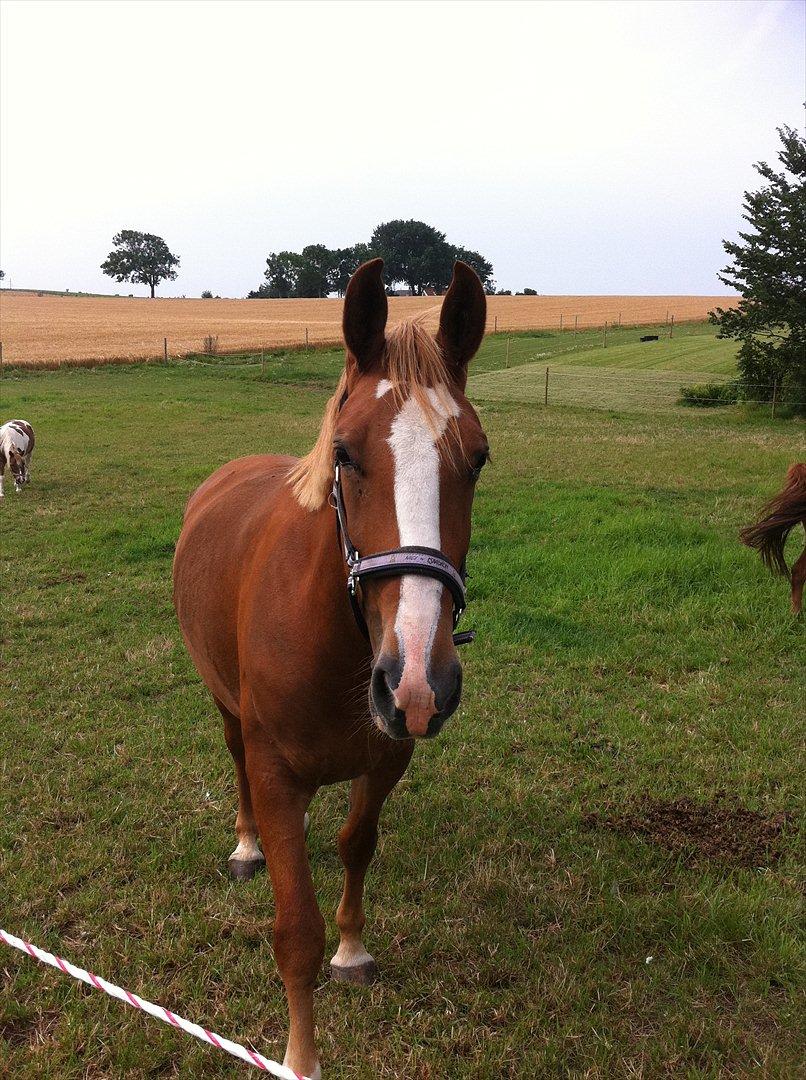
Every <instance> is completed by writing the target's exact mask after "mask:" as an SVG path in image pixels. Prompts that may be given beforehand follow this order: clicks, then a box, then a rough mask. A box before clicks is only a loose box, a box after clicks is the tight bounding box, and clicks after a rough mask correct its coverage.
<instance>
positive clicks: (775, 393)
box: [770, 378, 778, 420]
mask: <svg viewBox="0 0 806 1080" xmlns="http://www.w3.org/2000/svg"><path fill="white" fill-rule="evenodd" d="M777 400H778V379H777V378H775V379H773V380H772V408H771V409H770V416H771V417H772V419H773V420H774V419H775V404H776V402H777Z"/></svg>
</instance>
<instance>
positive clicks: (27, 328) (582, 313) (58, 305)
mask: <svg viewBox="0 0 806 1080" xmlns="http://www.w3.org/2000/svg"><path fill="white" fill-rule="evenodd" d="M441 302H442V301H441V299H440V298H439V297H434V296H421V297H411V296H401V297H390V299H389V316H390V322H392V323H394V322H397V321H399V320H400V319H404V318H407V317H408V316H411V315H417V314H422V313H426V318H427V320H428V323H427V324H428V325H431V326H432V327H433V328H435V327H436V325H437V319H438V315H439V308H440V304H441ZM342 303H343V302H342V301H341V300H169V299H156V300H149V299H146V298H140V297H135V298H131V297H114V296H109V297H106V296H61V295H48V294H46V293H43V294H42V295H38V294H37V293H35V292H17V291H12V290H4V291H3V292H2V294H0V340H2V343H3V360H4V361H5V362H6V363H14V364H45V363H47V364H53V363H58V362H61V361H68V362H71V361H72V362H81V361H91V360H111V359H115V360H142V359H149V358H155V357H160V356H162V354H163V338H166V337H167V339H168V352H169V355H170V356H184V355H187V354H190V353H198V352H201V351H202V349H203V343H204V339H205V337H207V335H212V336H213V337H217V338H218V350H219V352H222V353H230V352H236V351H238V350H241V349H260V348H266V349H273V348H277V347H284V346H297V347H299V346H302V345H304V344H305V341H306V331H307V340H308V342H309V343H310V344H312V345H319V344H325V343H332V342H338V341H339V340H340V339H341V312H342ZM736 303H737V298H736V297H726V296H491V297H489V298H488V306H487V331H488V332H489V333H492V332H494V331H495V330H497V331H498V332H499V333H500V332H501V331H504V330H534V329H547V328H551V329H558V328H559V326H560V317H561V316H562V320H563V327H564V329H569V330H571V329H573V327H574V321H575V318H576V321H577V325H578V326H579V327H580V328H581V327H590V326H602V325H603V324H604V322H605V321H607V322H609V323H613V322H617V321H619V320H620V321H621V323H623V324H627V325H629V324H650V323H659V322H660V323H663V322H664V321H665V320H666V317H667V314H668V316H669V317H671V316H674V319H675V321H676V322H684V321H689V320H694V319H702V318H705V316H706V315H707V313H708V311H710V310H711V309H712V308H714V307H716V306H717V305H721V306H723V307H729V306H732V305H734V304H736Z"/></svg>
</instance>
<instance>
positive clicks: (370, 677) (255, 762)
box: [174, 259, 489, 1078]
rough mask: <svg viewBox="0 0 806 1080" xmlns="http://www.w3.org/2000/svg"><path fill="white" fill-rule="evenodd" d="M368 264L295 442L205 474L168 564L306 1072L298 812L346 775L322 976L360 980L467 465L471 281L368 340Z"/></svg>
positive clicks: (452, 692)
mask: <svg viewBox="0 0 806 1080" xmlns="http://www.w3.org/2000/svg"><path fill="white" fill-rule="evenodd" d="M382 268H383V263H382V261H381V260H380V259H375V260H373V261H372V262H368V263H365V264H364V265H363V266H361V267H359V269H358V270H357V271H356V272H355V274H354V275H353V277H352V279H351V281H350V284H349V286H348V289H347V293H346V296H345V301H344V317H343V331H344V340H345V343H346V346H347V357H346V363H345V368H344V371H343V374H342V376H341V379H340V381H339V385H338V387H337V389H336V393H335V394H334V395H333V397H332V398H331V400H330V401H329V403H328V405H327V407H326V411H325V417H324V420H323V423H322V428H321V431H320V434H319V438H318V440H317V443H316V445H315V447H314V449H313V450H312V451H311V452H310V453H309V454H308V455H307V457H305V458H303V459H301V460H297V459H295V458H290V457H277V456H274V455H259V456H254V457H247V458H241V459H240V460H238V461H233V462H231V463H230V464H229V465H225V466H223V468H221V469H219V470H218V471H217V472H216V473H214V474H213V475H212V476H211V477H210V479H209V480H207V481H206V482H205V483H204V484H202V486H201V487H200V488H199V489H198V491H197V492H196V493H195V494H194V495H193V496H192V498H191V499H190V502H189V503H188V507H187V511H186V513H185V520H184V525H183V528H182V533H181V536H180V538H179V542H178V545H177V549H176V559H175V562H174V598H175V604H176V610H177V614H178V617H179V622H180V625H181V628H182V633H183V635H184V638H185V642H186V644H187V647H188V649H189V651H190V655H191V657H192V658H193V661H194V663H195V665H196V667H197V669H198V671H199V674H200V675H201V677H202V679H203V680H204V682H205V684H206V686H207V687H208V689H209V690H210V692H211V694H212V695H213V698H214V700H215V703H216V705H217V706H218V708H219V710H220V712H221V714H222V716H223V717H224V733H225V738H226V742H227V746H228V747H229V749H230V752H231V753H232V756H233V758H234V759H235V769H236V773H237V779H238V794H239V804H238V815H237V818H236V821H235V832H236V836H237V840H238V845H237V847H236V848H235V850H234V852H233V853H232V855H231V856H230V860H229V868H230V871H231V873H232V875H233V876H234V877H236V878H248V877H251V876H252V874H253V873H254V872H255V870H256V868H257V867H258V866H259V865H260V864H262V862H263V860H264V855H265V860H266V862H267V863H268V869H269V873H270V875H271V881H272V886H273V889H274V898H275V909H276V913H275V921H274V955H275V959H276V961H277V965H278V967H279V969H280V974H281V976H282V979H283V983H284V985H285V991H286V997H287V1000H288V1008H289V1018H290V1031H289V1036H288V1046H287V1050H286V1055H285V1064H286V1066H287V1067H288V1068H289V1069H291V1070H292V1071H293V1072H296V1073H302V1074H304V1075H305V1076H308V1077H314V1078H316V1077H319V1076H321V1069H320V1064H319V1059H318V1054H317V1051H316V1045H315V1042H314V1018H313V991H314V985H315V983H316V979H317V976H318V974H319V971H320V968H321V964H322V959H323V956H324V948H325V925H324V921H323V919H322V916H321V914H320V912H319V908H318V906H317V903H316V897H315V895H314V890H313V884H312V880H311V872H310V867H309V865H308V857H307V852H306V847H305V819H306V810H307V808H308V805H309V803H310V801H311V799H312V797H313V795H314V793H315V792H316V790H317V789H318V788H319V787H320V786H321V785H322V784H333V783H337V782H339V781H343V780H351V781H352V787H351V791H350V808H349V814H348V817H347V820H346V822H345V824H344V826H343V828H342V829H341V832H340V833H339V854H340V856H341V860H342V862H343V864H344V868H345V879H344V891H343V894H342V897H341V902H340V904H339V907H338V911H337V913H336V921H337V923H338V928H339V932H340V942H339V947H338V950H337V952H336V954H335V956H334V957H333V959H332V961H331V973H332V975H333V977H335V978H336V979H340V980H344V981H347V982H356V983H364V984H365V983H368V982H371V981H372V980H373V978H374V977H375V974H376V967H375V962H374V960H373V959H372V957H371V956H370V955H369V953H368V952H367V950H366V949H365V947H364V944H363V941H362V931H363V928H364V909H363V889H364V877H365V874H366V871H367V867H368V865H369V862H370V860H371V858H372V855H373V853H374V850H375V845H376V841H377V836H378V818H379V815H380V811H381V807H382V805H383V803H384V800H385V799H386V797H387V795H388V794H389V792H390V791H391V790H392V788H393V787H394V786H395V784H396V783H397V782H398V780H399V779H400V777H401V776H402V775H403V773H404V771H405V769H406V766H407V765H408V763H409V760H410V759H411V756H412V752H413V749H414V739H415V738H419V737H423V736H432V735H435V734H436V733H437V732H438V731H439V730H440V728H441V727H442V725H443V723H444V722H445V720H446V719H447V717H448V716H449V715H450V714H451V713H452V712H453V711H454V710H455V709H456V707H457V705H458V704H459V698H460V694H461V667H460V665H459V661H458V658H457V654H456V648H455V642H454V637H453V630H454V629H455V621H456V618H457V615H458V613H460V612H461V609H462V607H463V597H464V590H463V585H462V582H463V571H462V568H463V565H464V560H465V556H466V554H467V550H468V545H469V542H470V511H471V505H472V502H473V490H474V484H475V481H476V479H477V478H478V475H479V473H480V471H481V468H482V466H483V465H484V463H485V461H486V460H487V458H488V453H489V450H488V445H487V439H486V438H485V435H484V432H483V430H482V428H481V424H480V422H479V419H478V416H477V415H476V413H475V411H474V410H473V408H472V407H471V405H470V403H469V402H468V400H467V398H466V397H465V395H464V388H465V384H466V380H467V366H468V363H469V362H470V360H471V359H472V357H473V356H474V354H475V353H476V351H477V349H478V347H479V345H480V344H481V340H482V337H483V334H484V324H485V316H486V300H485V296H484V291H483V289H482V287H481V283H480V281H479V279H478V278H477V277H476V275H475V274H474V272H473V271H472V270H471V269H470V267H468V266H466V265H465V264H464V263H461V262H460V263H457V264H456V266H455V268H454V273H453V279H452V281H451V285H450V288H449V290H448V293H447V295H446V296H445V299H444V302H443V304H442V310H441V313H440V323H439V332H438V334H437V336H436V338H434V337H432V336H431V335H430V334H429V333H428V332H427V331H426V330H425V329H424V328H423V326H422V325H421V324H420V323H419V322H417V321H416V320H415V321H409V322H406V323H403V324H401V325H399V326H397V327H395V328H394V329H392V330H390V331H389V333H388V334H387V333H386V318H387V300H386V293H385V290H384V286H383V283H382V278H381V271H382ZM359 552H361V553H362V555H363V558H362V556H361V555H359V554H358V553H359ZM379 553H380V554H379ZM348 577H349V581H350V589H351V593H352V595H349V594H348V589H347V588H346V587H345V586H346V584H347V581H348ZM457 636H458V637H462V636H463V635H457ZM464 637H465V638H467V637H469V635H464ZM258 836H259V837H260V840H261V842H262V845H263V854H262V853H261V850H260V848H259V847H258Z"/></svg>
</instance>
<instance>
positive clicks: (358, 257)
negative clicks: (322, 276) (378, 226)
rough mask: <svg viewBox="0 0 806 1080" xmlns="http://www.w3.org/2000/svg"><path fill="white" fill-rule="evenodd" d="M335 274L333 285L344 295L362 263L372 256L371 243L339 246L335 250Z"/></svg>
mask: <svg viewBox="0 0 806 1080" xmlns="http://www.w3.org/2000/svg"><path fill="white" fill-rule="evenodd" d="M333 255H334V267H333V276H332V278H331V286H332V289H333V291H334V292H337V293H338V294H339V296H344V294H345V292H346V291H347V284H348V282H349V280H350V278H351V277H352V276H353V274H354V273H355V272H356V270H357V269H358V267H359V266H360V265H361V263H365V262H368V261H369V260H370V259H371V258H372V251H371V250H370V246H369V244H353V246H352V247H347V248H337V249H336V250H335V251H334V252H333Z"/></svg>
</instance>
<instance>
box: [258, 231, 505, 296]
mask: <svg viewBox="0 0 806 1080" xmlns="http://www.w3.org/2000/svg"><path fill="white" fill-rule="evenodd" d="M378 257H380V258H382V259H383V260H384V275H385V277H386V282H387V286H388V288H389V289H390V290H391V289H393V288H394V286H395V285H402V286H404V287H405V288H408V289H410V290H411V292H412V293H414V294H415V295H416V296H422V295H423V294H424V293H425V292H426V291H427V290H430V289H433V290H434V291H435V292H442V291H443V290H444V289H446V288H447V287H448V285H449V284H450V280H451V274H452V273H453V264H454V263H455V262H456V260H457V259H461V260H462V261H463V262H466V263H467V264H468V266H472V267H473V269H474V270H475V271H476V273H477V274H478V275H479V278H480V279H481V283H482V285H483V286H484V288H485V289H486V290H487V292H494V291H495V282H494V280H493V267H492V263H490V262H489V261H488V260H487V259H485V258H484V256H483V255H481V254H479V252H478V251H470V250H468V249H467V248H464V247H459V246H457V245H456V244H450V243H448V241H447V239H446V238H445V234H444V233H442V232H440V231H439V230H438V229H435V228H434V227H433V226H432V225H427V224H426V223H425V222H424V221H414V220H408V221H402V220H396V221H387V222H385V223H384V224H382V225H378V227H377V228H376V229H375V230H374V232H373V233H372V236H371V237H370V239H369V242H368V243H358V244H354V245H353V246H352V247H347V248H328V247H326V246H325V245H324V244H309V245H308V246H307V247H304V248H303V249H302V251H300V252H296V251H276V252H272V253H271V254H270V255H269V257H268V258H267V259H266V270H265V271H264V277H265V279H266V280H265V281H264V282H262V284H261V285H260V286H259V287H258V288H257V289H254V290H253V291H252V292H250V293H249V297H250V299H273V300H276V299H286V298H288V297H292V296H294V297H315V296H328V295H329V294H330V293H337V294H338V295H339V296H343V295H344V291H345V289H346V288H347V282H348V281H349V280H350V276H351V275H352V274H353V273H354V272H355V270H357V268H358V267H359V266H360V265H361V263H363V262H366V261H367V259H375V258H378Z"/></svg>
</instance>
